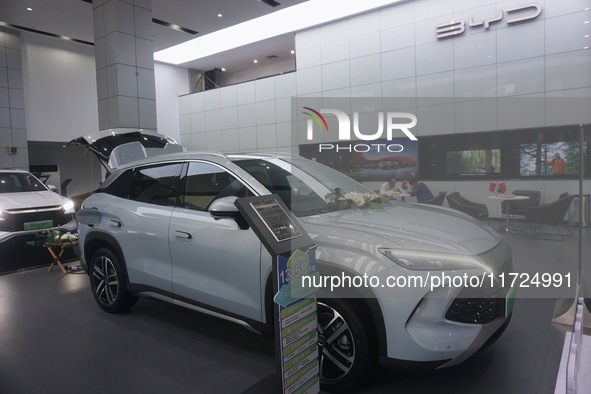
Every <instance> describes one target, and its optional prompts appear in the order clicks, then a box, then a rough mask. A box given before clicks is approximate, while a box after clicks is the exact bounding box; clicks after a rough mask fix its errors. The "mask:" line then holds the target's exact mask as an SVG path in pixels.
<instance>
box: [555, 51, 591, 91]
mask: <svg viewBox="0 0 591 394" xmlns="http://www.w3.org/2000/svg"><path fill="white" fill-rule="evenodd" d="M589 70H591V50H585V51H576V52H567V53H562V54H558V55H550V56H546V68H545V71H546V76H545V78H546V80H545V86H546V90H547V91H553V90H564V89H577V88H583V87H589V86H591V72H590V71H589Z"/></svg>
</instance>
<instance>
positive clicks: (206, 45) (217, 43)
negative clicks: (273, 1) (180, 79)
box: [154, 0, 403, 65]
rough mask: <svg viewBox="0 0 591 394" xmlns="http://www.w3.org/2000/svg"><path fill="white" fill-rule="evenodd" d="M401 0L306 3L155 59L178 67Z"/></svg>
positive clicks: (180, 46)
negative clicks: (262, 27)
mask: <svg viewBox="0 0 591 394" xmlns="http://www.w3.org/2000/svg"><path fill="white" fill-rule="evenodd" d="M401 1H403V0H365V1H359V0H309V1H305V2H303V3H299V4H296V5H293V6H291V7H287V8H284V9H282V10H279V11H276V12H272V13H270V14H267V15H263V16H261V17H258V18H255V19H251V20H248V21H246V22H242V23H239V24H237V25H234V26H230V27H227V28H225V29H222V30H218V31H215V32H213V33H210V34H206V35H204V36H201V37H198V38H194V39H192V40H189V41H186V42H184V43H181V44H178V45H175V46H172V47H170V48H166V49H163V50H161V51H158V52H156V53H154V60H156V61H159V62H164V63H170V64H176V65H179V64H183V63H187V62H190V61H192V60H196V59H201V58H203V57H206V56H211V55H214V54H216V53H221V52H225V51H228V50H230V49H234V48H238V47H242V46H244V45H248V44H252V43H254V42H259V41H262V40H265V39H267V38H272V37H277V36H280V35H283V34H288V33H293V32H296V31H301V30H304V29H307V28H309V27H312V26H318V25H321V24H324V23H327V22H330V21H333V20H338V19H343V18H346V17H349V16H351V15H355V14H359V13H362V12H367V11H370V10H373V9H377V8H381V7H384V6H387V5H390V4H395V3H399V2H401ZM261 26H264V27H265V28H264V29H261Z"/></svg>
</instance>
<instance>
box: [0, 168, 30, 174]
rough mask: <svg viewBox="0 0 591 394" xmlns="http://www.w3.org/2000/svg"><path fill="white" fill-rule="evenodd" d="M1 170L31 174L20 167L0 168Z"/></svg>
mask: <svg viewBox="0 0 591 394" xmlns="http://www.w3.org/2000/svg"><path fill="white" fill-rule="evenodd" d="M0 172H3V173H9V172H10V173H18V174H30V172H29V171H26V170H21V169H19V168H0Z"/></svg>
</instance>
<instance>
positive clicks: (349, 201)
mask: <svg viewBox="0 0 591 394" xmlns="http://www.w3.org/2000/svg"><path fill="white" fill-rule="evenodd" d="M324 198H325V200H326V201H327V202H328V203H329V204H330V205H333V206H335V207H336V208H337V209H338V210H341V209H348V208H353V209H358V208H373V209H375V208H381V207H383V206H384V202H385V201H388V200H389V199H385V198H383V197H381V196H380V195H378V194H375V193H359V192H349V193H345V194H342V192H341V189H340V188H336V189H335V190H334V192H332V193H328V194H327V195H326V196H325V197H324Z"/></svg>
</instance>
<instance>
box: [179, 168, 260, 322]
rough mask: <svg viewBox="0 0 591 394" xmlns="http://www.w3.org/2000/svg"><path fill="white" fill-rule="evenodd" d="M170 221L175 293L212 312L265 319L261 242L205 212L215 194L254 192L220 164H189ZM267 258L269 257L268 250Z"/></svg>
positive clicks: (252, 233)
mask: <svg viewBox="0 0 591 394" xmlns="http://www.w3.org/2000/svg"><path fill="white" fill-rule="evenodd" d="M183 182H184V194H183V197H182V199H181V201H180V203H179V206H178V207H177V208H175V209H174V211H173V213H172V218H171V221H170V234H169V237H170V251H171V256H172V262H173V273H172V286H173V291H174V294H175V297H176V298H178V299H180V300H181V301H183V300H184V301H189V302H191V303H193V304H197V305H198V306H202V307H206V308H208V309H213V310H214V311H215V310H217V311H220V312H224V313H225V312H229V314H230V315H236V316H242V317H247V318H249V319H253V320H256V321H261V319H262V307H261V303H262V301H261V300H262V291H261V248H262V246H261V242H260V241H259V239H258V238H257V236H256V235H255V234H254V232H253V231H252V230H251V229H247V230H242V229H240V228H239V227H238V225H237V224H236V222H235V221H234V220H232V219H220V220H215V219H214V218H213V217H212V216H211V215H210V214H209V212H208V211H207V209H208V207H209V205H210V204H211V203H212V202H213V201H214V200H215V199H217V198H220V197H226V196H238V197H245V196H248V195H253V194H252V192H250V190H249V189H248V188H247V187H246V186H245V185H244V184H243V183H242V182H241V181H240V180H239V179H237V178H236V177H235V176H233V175H232V174H231V173H229V172H228V171H227V170H226V169H224V168H222V167H221V166H218V165H217V164H213V163H208V162H199V161H195V162H190V163H189V166H188V170H187V174H186V176H185V177H184V179H183ZM263 256H266V257H267V258H269V259H270V257H269V255H268V253H266V252H263Z"/></svg>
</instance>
